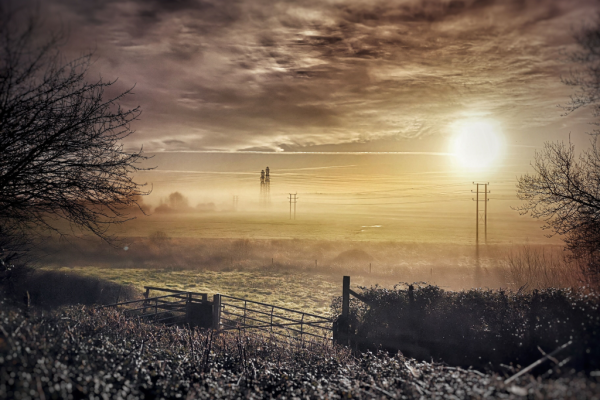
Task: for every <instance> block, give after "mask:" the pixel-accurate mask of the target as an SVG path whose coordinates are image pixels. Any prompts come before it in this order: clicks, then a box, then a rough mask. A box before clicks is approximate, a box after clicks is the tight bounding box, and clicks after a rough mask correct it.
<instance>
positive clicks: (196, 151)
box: [148, 150, 456, 156]
mask: <svg viewBox="0 0 600 400" xmlns="http://www.w3.org/2000/svg"><path fill="white" fill-rule="evenodd" d="M148 153H156V154H158V153H200V154H273V155H280V154H285V155H301V154H302V155H306V154H316V155H372V154H373V155H384V154H390V155H429V156H455V155H456V154H455V153H446V152H438V151H229V150H159V151H148Z"/></svg>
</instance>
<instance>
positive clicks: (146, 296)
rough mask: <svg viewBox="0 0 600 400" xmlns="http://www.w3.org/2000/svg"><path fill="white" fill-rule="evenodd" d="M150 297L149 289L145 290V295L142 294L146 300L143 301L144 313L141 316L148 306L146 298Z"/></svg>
mask: <svg viewBox="0 0 600 400" xmlns="http://www.w3.org/2000/svg"><path fill="white" fill-rule="evenodd" d="M149 296H150V289H148V288H146V293H144V298H145V299H146V301H144V312H143V314H146V306H147V305H148V297H149Z"/></svg>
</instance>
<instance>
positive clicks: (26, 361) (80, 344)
mask: <svg viewBox="0 0 600 400" xmlns="http://www.w3.org/2000/svg"><path fill="white" fill-rule="evenodd" d="M503 380H504V377H503V376H501V375H498V374H483V373H481V372H478V371H474V370H465V369H461V368H454V367H449V366H446V365H444V364H438V363H428V362H416V361H415V360H414V359H409V358H406V357H404V356H402V355H401V354H397V355H387V354H384V353H379V354H376V355H375V354H371V353H365V354H361V355H356V356H354V355H352V354H351V352H350V351H349V350H348V349H345V348H338V347H324V348H319V350H313V351H308V350H306V349H300V348H296V347H293V346H289V345H285V344H284V345H282V344H277V343H276V342H272V341H270V340H269V339H268V338H260V337H250V336H245V335H243V334H239V333H235V334H211V333H210V332H207V331H199V330H188V329H181V328H177V327H171V328H167V327H164V326H156V325H146V324H144V323H142V322H140V321H136V320H128V319H126V318H124V316H123V315H122V314H120V313H119V312H117V311H114V310H96V309H93V308H86V307H83V306H80V307H76V308H68V309H63V310H62V311H58V312H54V313H50V314H48V313H45V314H39V315H32V316H31V317H29V318H27V317H26V316H25V315H24V314H23V313H22V312H20V311H18V310H16V309H15V308H12V307H7V305H6V303H3V304H2V307H1V308H0V398H13V399H26V398H36V397H39V398H46V399H57V398H63V399H69V398H73V399H78V398H91V397H92V396H94V397H95V398H115V399H125V398H132V399H133V398H145V399H153V398H167V399H170V398H173V399H175V398H186V397H188V398H263V397H267V398H268V397H281V398H283V397H285V398H331V399H335V398H349V397H352V398H404V399H413V398H414V399H417V398H440V399H441V398H443V399H446V398H471V399H480V398H520V397H521V396H522V395H526V394H529V395H530V398H540V399H542V398H543V399H593V398H595V397H594V396H596V398H597V397H598V393H599V388H600V382H598V379H597V378H586V377H585V376H583V375H581V374H567V375H566V376H563V377H561V378H558V379H552V380H549V379H541V378H537V379H534V378H532V377H531V376H529V375H525V376H523V377H522V378H520V379H519V380H518V381H516V382H514V384H511V385H505V384H504V383H503Z"/></svg>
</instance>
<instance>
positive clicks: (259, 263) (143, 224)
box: [37, 213, 573, 314]
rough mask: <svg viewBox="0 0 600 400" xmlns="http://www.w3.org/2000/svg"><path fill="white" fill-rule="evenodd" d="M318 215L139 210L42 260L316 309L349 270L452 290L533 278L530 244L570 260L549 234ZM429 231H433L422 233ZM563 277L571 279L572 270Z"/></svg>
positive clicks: (386, 282)
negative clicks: (115, 227) (453, 229)
mask: <svg viewBox="0 0 600 400" xmlns="http://www.w3.org/2000/svg"><path fill="white" fill-rule="evenodd" d="M321 217H323V218H324V219H325V222H323V221H322V219H320V218H317V217H316V216H314V215H313V217H311V218H309V219H306V220H302V221H293V220H292V221H290V220H286V219H283V218H280V217H272V218H270V219H269V218H263V217H262V216H261V215H260V214H236V213H229V214H210V215H193V216H189V217H186V216H182V215H172V216H169V217H167V216H150V217H140V218H138V219H137V220H135V221H132V222H131V223H128V224H125V225H123V227H122V229H121V230H120V232H118V233H119V234H120V236H121V241H120V243H119V245H118V246H116V247H110V246H108V245H106V244H105V243H101V242H99V241H98V240H96V239H92V238H88V239H87V240H71V241H52V240H49V241H46V242H45V243H44V244H43V246H42V248H41V249H40V258H39V260H40V261H39V262H38V263H37V265H38V267H40V268H44V269H58V270H60V271H71V272H74V273H77V274H80V275H85V276H93V277H98V278H102V279H106V280H109V281H112V282H116V283H119V284H125V285H131V286H134V287H135V288H136V289H138V290H139V291H140V292H141V291H143V287H144V286H159V287H168V288H176V289H183V290H190V291H197V292H206V293H208V294H209V295H212V294H215V293H221V294H227V295H230V296H235V297H242V298H248V299H251V300H256V301H262V302H267V303H272V304H276V305H279V306H283V307H288V308H295V309H303V310H310V311H312V312H316V313H319V314H327V313H328V312H329V305H330V303H331V300H332V299H333V298H334V297H335V296H339V295H341V282H342V277H343V276H344V275H350V276H351V277H352V284H353V286H354V287H356V286H372V285H380V286H382V287H389V288H392V287H393V286H394V285H395V284H397V283H399V282H428V283H432V284H436V285H438V286H440V287H443V288H444V289H447V290H460V289H468V288H471V287H488V288H500V287H503V288H513V289H519V288H520V287H521V286H523V285H525V284H528V285H529V286H530V287H531V288H533V287H534V286H535V285H532V282H529V283H528V281H529V280H531V279H530V278H531V277H526V276H524V275H526V274H524V271H520V274H515V271H516V270H517V269H518V268H514V266H515V265H516V264H517V263H516V261H518V260H521V259H523V254H521V253H522V252H523V250H524V249H527V251H529V252H530V253H535V254H537V255H538V256H539V255H543V256H544V257H549V258H551V259H553V260H558V261H557V263H555V264H556V265H555V267H556V268H554V269H553V270H552V271H551V272H552V273H553V274H554V275H556V273H557V271H559V270H561V271H562V275H560V276H563V275H565V274H564V271H565V268H566V269H567V270H568V268H570V267H569V266H565V265H563V264H561V263H560V262H559V261H560V258H561V256H562V254H561V249H560V247H559V246H556V245H555V244H553V242H552V241H549V240H548V239H546V238H542V239H540V240H539V242H538V243H535V242H534V244H529V245H527V246H526V247H523V246H521V245H517V244H514V243H512V242H511V241H507V240H504V241H495V242H494V241H492V240H490V244H489V245H487V246H485V245H481V246H480V247H479V248H477V247H476V246H474V245H473V243H470V242H469V241H468V240H466V239H465V237H464V236H460V235H459V233H460V232H461V230H460V229H458V230H457V232H458V233H457V234H456V235H454V236H453V235H447V236H446V239H447V240H446V241H436V240H438V239H441V236H440V237H438V236H439V235H441V232H442V231H443V229H442V228H444V226H443V224H442V225H438V226H437V228H435V229H434V227H431V229H429V228H427V227H425V228H423V227H422V228H421V230H420V231H418V230H415V229H412V228H410V225H409V224H408V222H407V221H408V220H407V221H404V222H405V223H402V221H400V220H398V219H396V220H394V219H391V220H387V219H385V218H383V217H382V219H376V218H375V217H372V216H371V217H369V218H367V217H366V216H356V217H355V218H351V217H350V216H346V217H344V218H339V217H338V216H336V217H335V218H334V217H328V218H329V220H328V219H327V217H325V216H321ZM378 221H379V222H380V223H379V224H378V223H376V222H378ZM382 221H387V223H384V222H382ZM413 222H414V221H413ZM436 229H437V230H436ZM444 229H445V228H444ZM465 229H466V228H465ZM401 231H403V232H405V236H400V237H404V239H408V236H407V235H406V232H413V233H414V234H413V236H412V239H413V240H404V241H403V240H400V239H398V238H396V239H395V240H393V238H395V237H396V234H397V233H398V232H401ZM415 232H416V233H415ZM419 232H420V234H421V235H422V236H419V235H418V234H419ZM432 232H433V233H432ZM435 232H437V233H435ZM423 235H425V236H423ZM427 235H429V236H430V237H431V238H432V239H431V240H429V241H427V240H424V239H425V237H426V236H427ZM436 235H437V236H436ZM490 236H491V235H490ZM327 238H329V239H327ZM332 238H333V239H332ZM526 258H527V257H526ZM530 258H531V257H528V259H530ZM510 260H512V261H515V262H513V264H514V265H512V268H511V264H510V263H509V262H508V261H510ZM528 267H530V266H527V265H525V266H523V265H521V269H522V270H523V269H527V268H528ZM546 272H547V271H546ZM555 281H558V280H555ZM555 283H556V282H555ZM558 283H560V284H561V285H563V286H564V285H567V286H569V285H570V284H572V283H573V279H567V280H563V281H561V282H558Z"/></svg>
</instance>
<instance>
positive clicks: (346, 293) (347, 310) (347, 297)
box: [342, 276, 350, 319]
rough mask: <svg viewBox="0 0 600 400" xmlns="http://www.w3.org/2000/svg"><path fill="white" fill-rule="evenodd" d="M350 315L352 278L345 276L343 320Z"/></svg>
mask: <svg viewBox="0 0 600 400" xmlns="http://www.w3.org/2000/svg"><path fill="white" fill-rule="evenodd" d="M349 315H350V277H349V276H344V281H343V284H342V318H345V319H347V318H348V316H349Z"/></svg>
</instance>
